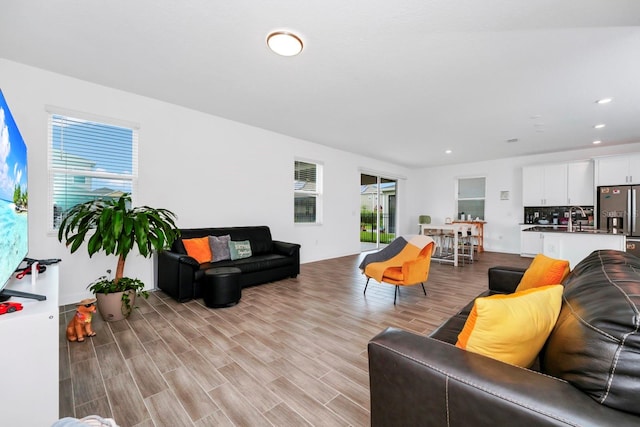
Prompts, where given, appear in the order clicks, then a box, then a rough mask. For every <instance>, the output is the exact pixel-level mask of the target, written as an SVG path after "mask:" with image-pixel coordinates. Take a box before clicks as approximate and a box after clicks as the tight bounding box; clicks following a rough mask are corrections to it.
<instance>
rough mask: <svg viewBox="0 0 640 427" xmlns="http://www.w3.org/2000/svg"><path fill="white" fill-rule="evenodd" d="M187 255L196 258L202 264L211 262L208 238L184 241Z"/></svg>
mask: <svg viewBox="0 0 640 427" xmlns="http://www.w3.org/2000/svg"><path fill="white" fill-rule="evenodd" d="M182 244H183V245H184V248H185V250H186V251H187V255H189V256H190V257H191V258H194V259H195V260H196V261H198V262H199V263H200V264H202V263H205V262H209V261H211V247H210V246H209V238H208V237H197V238H193V239H183V241H182Z"/></svg>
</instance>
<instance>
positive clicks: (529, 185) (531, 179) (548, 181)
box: [522, 163, 567, 206]
mask: <svg viewBox="0 0 640 427" xmlns="http://www.w3.org/2000/svg"><path fill="white" fill-rule="evenodd" d="M522 201H523V203H524V206H563V205H566V204H567V164H566V163H557V164H548V165H537V166H526V167H524V168H522Z"/></svg>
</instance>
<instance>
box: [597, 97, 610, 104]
mask: <svg viewBox="0 0 640 427" xmlns="http://www.w3.org/2000/svg"><path fill="white" fill-rule="evenodd" d="M611 101H613V98H602V99H598V100H597V101H596V104H608V103H610V102H611Z"/></svg>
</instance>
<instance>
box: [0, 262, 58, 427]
mask: <svg viewBox="0 0 640 427" xmlns="http://www.w3.org/2000/svg"><path fill="white" fill-rule="evenodd" d="M7 288H8V289H12V290H16V291H22V292H29V293H35V294H40V295H45V296H46V297H47V299H46V300H45V301H37V300H34V299H25V298H18V297H12V298H11V301H14V302H19V303H21V304H22V306H23V309H22V310H21V311H16V312H15V313H8V314H3V315H1V316H0V337H2V349H1V351H0V366H2V387H0V402H2V411H0V412H1V414H0V419H1V420H2V423H0V424H2V425H4V426H50V425H51V424H53V423H54V422H55V421H56V420H57V419H58V394H59V391H58V390H59V375H58V370H59V365H58V360H59V351H58V340H59V332H58V329H59V326H58V317H59V308H58V266H57V265H48V266H47V271H46V272H44V273H42V274H40V275H38V279H37V281H36V283H35V284H32V282H31V276H25V278H23V279H21V280H15V279H12V281H11V282H9V284H8V285H7Z"/></svg>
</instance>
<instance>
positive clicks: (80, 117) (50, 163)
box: [45, 106, 140, 235]
mask: <svg viewBox="0 0 640 427" xmlns="http://www.w3.org/2000/svg"><path fill="white" fill-rule="evenodd" d="M45 110H46V113H47V212H48V214H47V231H48V233H49V234H56V235H57V233H58V226H59V224H56V220H55V217H54V216H55V207H54V206H55V200H56V199H55V197H54V196H55V194H56V188H55V187H56V183H57V181H56V176H60V175H61V174H62V175H66V176H67V178H68V179H71V180H73V181H76V182H79V181H80V180H83V181H85V183H86V182H91V180H92V179H94V178H95V179H111V180H117V181H126V182H127V183H128V184H129V187H130V193H131V198H132V200H134V199H135V196H136V194H137V190H138V160H139V157H138V149H139V131H140V126H139V125H138V124H137V123H133V122H129V121H125V120H120V119H114V118H110V117H104V116H98V115H94V114H90V113H84V112H78V111H73V110H69V109H65V108H60V107H53V106H46V108H45ZM54 116H56V117H63V118H68V119H70V120H73V121H78V122H82V121H86V122H92V123H96V124H99V125H105V126H113V127H118V128H124V129H127V130H130V131H131V173H115V172H106V171H98V170H89V169H78V168H65V167H60V165H56V164H55V163H56V162H55V161H54V158H53V156H54V155H55V153H56V152H59V149H57V148H54V146H53V144H54V126H55V125H56V120H55V119H54ZM65 192H66V190H65Z"/></svg>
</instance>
